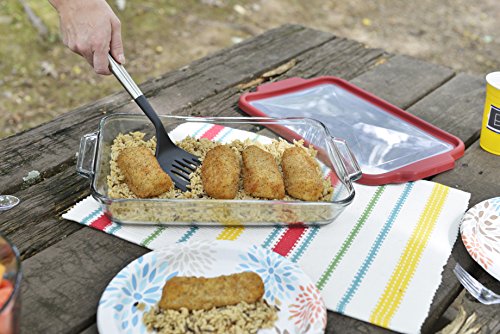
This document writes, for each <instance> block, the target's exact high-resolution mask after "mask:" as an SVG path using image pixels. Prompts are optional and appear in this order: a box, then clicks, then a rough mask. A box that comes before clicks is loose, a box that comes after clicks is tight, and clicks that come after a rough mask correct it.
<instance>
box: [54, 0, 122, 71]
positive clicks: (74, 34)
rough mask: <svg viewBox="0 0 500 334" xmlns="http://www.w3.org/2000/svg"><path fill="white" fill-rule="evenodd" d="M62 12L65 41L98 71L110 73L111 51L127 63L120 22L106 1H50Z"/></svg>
mask: <svg viewBox="0 0 500 334" xmlns="http://www.w3.org/2000/svg"><path fill="white" fill-rule="evenodd" d="M49 1H50V3H51V4H52V6H54V8H56V10H57V11H58V13H59V20H60V26H61V35H62V40H63V43H64V44H65V45H66V46H67V47H68V48H69V49H70V50H71V51H73V52H75V53H77V54H79V55H81V56H82V57H84V58H85V59H86V60H87V61H88V63H89V64H90V66H92V67H93V68H94V70H95V71H96V73H98V74H104V75H108V74H111V72H110V70H109V63H108V53H109V52H110V51H111V55H112V56H113V58H114V59H115V60H116V61H118V62H119V63H122V64H123V63H124V62H125V56H124V54H123V44H122V37H121V23H120V20H119V19H118V17H117V16H116V15H115V13H113V10H112V9H111V7H109V5H108V3H107V2H106V1H105V0H49Z"/></svg>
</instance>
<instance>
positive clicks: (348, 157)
mask: <svg viewBox="0 0 500 334" xmlns="http://www.w3.org/2000/svg"><path fill="white" fill-rule="evenodd" d="M332 143H333V145H334V146H335V148H336V149H337V152H338V153H339V155H340V161H341V162H342V165H343V166H344V169H345V171H346V172H347V176H348V177H349V179H351V180H352V181H356V180H359V179H360V178H361V176H362V173H361V168H360V167H359V164H358V161H357V160H356V158H355V157H354V154H352V151H351V149H350V148H349V146H347V143H346V142H345V140H343V139H340V138H334V137H332Z"/></svg>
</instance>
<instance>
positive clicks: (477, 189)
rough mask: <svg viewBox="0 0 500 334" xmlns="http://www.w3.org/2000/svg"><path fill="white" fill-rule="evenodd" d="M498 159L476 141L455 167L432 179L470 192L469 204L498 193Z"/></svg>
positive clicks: (499, 166)
mask: <svg viewBox="0 0 500 334" xmlns="http://www.w3.org/2000/svg"><path fill="white" fill-rule="evenodd" d="M499 171H500V159H499V158H498V156H496V155H494V154H491V153H488V152H486V151H485V150H483V149H482V148H481V147H480V146H479V141H476V142H475V143H474V144H472V146H471V147H469V148H468V149H467V150H466V152H465V156H464V157H463V158H462V159H460V160H459V161H458V162H457V166H456V167H455V169H453V170H451V171H448V172H445V173H443V174H440V175H438V176H436V177H435V178H434V181H436V182H440V183H443V184H446V185H449V186H451V187H455V188H457V189H461V190H464V191H467V192H470V193H471V194H472V196H471V199H470V205H471V206H472V205H475V204H477V203H479V202H481V201H484V200H485V199H488V198H492V197H497V196H499V194H500V181H499V180H500V177H499Z"/></svg>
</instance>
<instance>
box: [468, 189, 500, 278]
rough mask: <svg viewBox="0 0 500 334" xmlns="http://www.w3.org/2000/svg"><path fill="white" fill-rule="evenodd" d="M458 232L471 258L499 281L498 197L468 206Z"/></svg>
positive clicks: (499, 202) (499, 216)
mask: <svg viewBox="0 0 500 334" xmlns="http://www.w3.org/2000/svg"><path fill="white" fill-rule="evenodd" d="M460 233H461V234H462V240H463V242H464V245H465V247H466V248H467V251H468V252H469V253H470V255H471V256H472V258H473V259H474V260H476V262H477V263H479V264H480V265H481V266H482V267H483V268H484V270H486V271H487V272H488V273H490V275H492V276H493V277H495V278H496V279H497V280H499V281H500V197H495V198H490V199H488V200H486V201H483V202H481V203H479V204H476V205H475V206H473V207H472V208H470V209H469V211H467V212H466V213H465V215H464V217H463V219H462V224H461V225H460Z"/></svg>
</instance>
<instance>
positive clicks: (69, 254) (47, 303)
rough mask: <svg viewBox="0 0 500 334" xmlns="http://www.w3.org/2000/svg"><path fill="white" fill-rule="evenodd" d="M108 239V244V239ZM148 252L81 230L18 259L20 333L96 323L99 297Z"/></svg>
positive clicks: (72, 329) (68, 330)
mask: <svg viewBox="0 0 500 334" xmlns="http://www.w3.org/2000/svg"><path fill="white" fill-rule="evenodd" d="M110 241H111V242H110ZM147 252H148V250H146V249H145V248H142V247H140V246H137V245H134V244H131V243H129V242H127V241H124V240H120V239H117V238H113V239H110V237H109V235H106V234H105V233H103V232H99V231H96V230H93V229H90V228H85V229H82V230H80V231H79V232H77V233H74V234H72V235H71V236H69V237H68V238H66V239H64V240H62V241H61V242H59V243H57V244H56V245H53V246H52V247H50V248H48V249H46V250H45V251H43V252H42V253H39V254H37V255H35V256H33V257H31V258H30V259H28V260H25V261H24V262H23V272H24V280H23V284H22V291H21V293H22V299H23V302H22V310H21V314H24V315H25V316H23V317H22V319H21V331H22V332H23V333H78V332H80V331H82V330H84V329H86V328H87V327H89V326H90V325H92V323H93V322H94V321H95V313H96V310H97V303H98V301H99V298H100V295H101V293H102V291H103V290H104V288H105V287H106V285H107V284H108V282H109V281H110V280H111V278H112V277H113V276H114V275H116V273H118V272H119V271H120V270H121V269H122V268H123V267H124V266H125V265H126V264H127V263H129V262H130V261H132V260H133V259H135V258H136V257H138V256H140V255H143V254H145V253H147Z"/></svg>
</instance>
